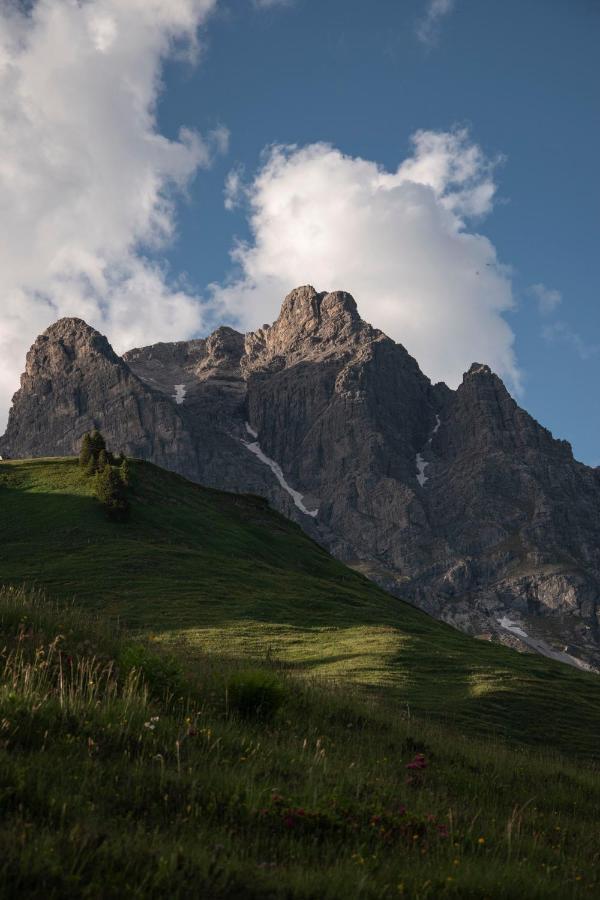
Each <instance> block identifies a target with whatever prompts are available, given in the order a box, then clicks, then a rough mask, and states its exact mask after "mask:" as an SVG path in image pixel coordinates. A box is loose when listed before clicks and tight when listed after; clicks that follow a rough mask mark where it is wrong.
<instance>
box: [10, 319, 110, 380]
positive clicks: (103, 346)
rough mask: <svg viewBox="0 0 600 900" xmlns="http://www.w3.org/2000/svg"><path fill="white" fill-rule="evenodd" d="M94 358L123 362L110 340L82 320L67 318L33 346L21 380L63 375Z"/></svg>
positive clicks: (49, 328) (39, 338) (51, 327)
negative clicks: (44, 375)
mask: <svg viewBox="0 0 600 900" xmlns="http://www.w3.org/2000/svg"><path fill="white" fill-rule="evenodd" d="M93 356H97V357H103V358H104V359H105V360H106V361H107V362H109V363H110V364H112V365H117V366H123V365H124V364H123V361H122V360H121V358H120V357H119V356H117V354H116V353H115V351H114V350H113V348H112V346H111V345H110V343H109V341H108V339H107V338H106V337H105V336H104V335H103V334H101V333H100V332H99V331H97V330H96V329H95V328H93V327H92V326H91V325H88V323H87V322H85V321H84V320H83V319H79V318H76V317H72V316H67V317H64V318H62V319H58V321H56V322H54V323H53V324H52V325H50V326H49V327H48V328H47V329H46V330H45V331H44V332H43V333H42V334H41V335H40V336H39V337H38V338H37V339H36V340H35V342H34V343H33V345H32V347H31V349H30V350H29V352H28V354H27V361H26V369H25V373H24V375H23V376H22V378H21V385H22V386H23V382H24V379H27V378H28V377H30V378H31V377H36V376H38V375H42V374H43V373H46V375H48V376H50V375H52V374H57V375H61V374H62V373H63V372H64V371H65V370H68V369H69V368H70V367H72V366H73V365H85V364H86V360H87V364H91V363H90V359H91V357H93Z"/></svg>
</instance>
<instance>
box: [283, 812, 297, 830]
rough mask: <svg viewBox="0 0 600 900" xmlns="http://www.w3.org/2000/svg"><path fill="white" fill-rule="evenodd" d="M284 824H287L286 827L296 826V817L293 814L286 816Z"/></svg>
mask: <svg viewBox="0 0 600 900" xmlns="http://www.w3.org/2000/svg"><path fill="white" fill-rule="evenodd" d="M283 824H284V825H285V827H286V828H294V827H295V825H296V820H295V819H294V817H293V816H290V815H288V816H284V817H283Z"/></svg>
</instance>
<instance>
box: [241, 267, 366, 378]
mask: <svg viewBox="0 0 600 900" xmlns="http://www.w3.org/2000/svg"><path fill="white" fill-rule="evenodd" d="M379 334H380V333H379V332H375V331H374V330H373V329H372V328H371V327H370V326H369V325H367V323H366V322H364V321H363V320H362V319H361V317H360V315H359V313H358V309H357V305H356V301H355V299H354V297H353V296H352V295H351V294H349V293H347V292H346V291H321V292H319V291H316V290H315V288H314V287H313V286H312V285H310V284H308V285H302V286H300V287H297V288H295V289H294V290H293V291H291V292H290V293H289V294H288V295H287V296H286V298H285V300H284V301H283V305H282V307H281V311H280V313H279V316H278V317H277V319H276V320H275V322H274V323H273V324H272V325H265V326H263V327H262V328H259V329H258V330H257V331H254V332H250V334H248V335H246V357H245V359H244V363H243V365H244V368H245V370H247V371H248V370H250V369H253V368H257V367H258V368H260V367H265V366H267V367H268V366H271V365H272V364H275V365H276V366H277V365H279V364H280V363H281V360H283V359H284V358H285V359H286V360H287V362H296V361H298V360H299V359H304V360H307V359H310V358H311V357H313V356H322V355H323V354H325V355H330V354H332V353H333V354H335V353H343V351H344V348H345V347H346V346H347V345H355V344H356V343H357V342H358V341H359V340H364V339H365V338H366V337H373V336H376V335H379Z"/></svg>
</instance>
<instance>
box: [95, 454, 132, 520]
mask: <svg viewBox="0 0 600 900" xmlns="http://www.w3.org/2000/svg"><path fill="white" fill-rule="evenodd" d="M96 497H97V498H98V500H99V501H100V503H102V505H103V506H104V509H105V511H106V515H107V516H108V518H109V519H113V520H114V521H118V522H123V521H125V520H126V519H127V518H128V517H129V501H128V500H127V493H126V488H125V485H124V484H123V481H122V479H121V473H120V471H119V470H118V469H115V468H113V467H112V466H111V465H109V464H108V463H107V464H106V465H105V466H104V468H103V469H100V470H99V471H98V472H97V474H96Z"/></svg>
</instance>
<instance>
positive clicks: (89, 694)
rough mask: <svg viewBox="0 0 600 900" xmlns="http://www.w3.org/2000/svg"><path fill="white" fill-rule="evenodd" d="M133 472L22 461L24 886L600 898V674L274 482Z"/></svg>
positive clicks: (160, 892) (4, 710) (4, 876)
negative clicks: (312, 511) (108, 489)
mask: <svg viewBox="0 0 600 900" xmlns="http://www.w3.org/2000/svg"><path fill="white" fill-rule="evenodd" d="M130 493H131V504H132V516H131V520H130V521H129V522H127V523H115V522H110V521H108V520H107V519H106V517H105V515H104V513H103V510H102V508H101V507H100V505H99V504H98V503H97V501H96V500H95V499H94V496H93V481H92V479H90V478H87V477H85V476H84V475H82V474H81V472H80V470H79V468H78V466H77V464H76V462H75V461H74V460H69V459H65V460H33V461H24V462H8V463H2V464H0V897H24V896H27V897H32V898H37V897H44V898H45V900H46V898H54V897H56V898H63V897H69V898H70V897H82V898H83V897H86V898H100V897H102V898H103V900H104V898H113V897H114V898H122V897H139V898H144V900H145V898H153V897H157V898H163V897H169V898H179V897H181V898H187V897H190V896H198V897H210V898H211V900H213V898H214V900H238V898H244V900H246V898H249V900H254V898H256V900H258V898H261V900H262V898H272V900H279V898H281V900H284V898H285V900H291V898H294V900H295V898H298V900H327V898H330V900H334V898H335V900H337V898H350V897H353V898H354V897H356V898H365V900H371V898H373V900H375V898H392V897H400V896H404V897H411V898H423V900H424V898H427V900H437V898H440V897H455V898H473V900H476V898H494V900H496V898H506V900H515V898H523V900H536V898H539V900H542V898H556V900H563V898H571V897H573V898H580V897H594V896H597V895H598V893H599V892H600V879H599V876H598V872H599V871H600V865H599V864H600V849H599V848H600V826H599V825H598V821H597V810H598V807H599V805H600V778H599V769H598V761H599V757H600V749H599V747H598V740H597V736H598V734H600V708H599V706H600V702H599V684H600V682H599V681H598V678H597V677H596V676H593V675H588V674H585V673H581V672H578V671H576V670H574V669H570V668H567V667H565V666H562V665H560V664H558V663H553V662H551V661H549V660H545V659H542V658H540V657H533V656H527V657H525V656H520V655H519V654H517V653H514V652H512V651H510V650H507V649H505V648H503V647H499V646H493V645H490V644H487V643H483V642H478V641H475V640H472V639H470V638H468V637H466V636H464V635H462V634H460V633H458V632H456V631H454V630H453V629H451V628H449V627H447V626H445V625H443V624H441V623H439V622H436V621H434V620H432V619H430V618H429V617H427V616H425V615H424V614H422V613H420V612H418V611H417V610H415V609H413V608H412V607H410V606H408V605H407V604H404V603H402V602H401V601H399V600H396V599H394V598H392V597H390V596H388V595H387V594H385V593H384V592H383V591H381V590H379V589H378V588H377V587H375V586H374V585H373V584H371V583H370V582H368V581H367V580H365V579H364V578H362V577H361V576H360V575H357V574H356V573H354V572H351V571H349V570H348V569H346V568H345V567H344V566H342V565H341V564H339V563H337V562H336V561H335V560H333V559H331V558H330V557H329V556H328V555H327V554H326V553H324V552H323V551H322V550H321V549H320V548H319V547H318V546H317V545H315V544H314V543H313V542H311V541H310V540H309V539H308V538H307V537H306V536H305V535H304V534H303V533H302V532H301V530H300V529H299V528H297V527H296V526H294V525H293V524H291V523H289V522H287V521H286V520H285V519H283V518H282V517H281V516H279V515H277V514H276V513H273V512H272V511H271V510H269V509H268V507H267V505H266V504H265V503H264V502H263V501H262V500H260V499H258V498H253V497H235V496H231V495H227V494H222V493H218V492H215V491H208V490H205V489H203V488H201V487H198V486H196V485H192V484H190V483H188V482H186V481H185V480H184V479H182V478H179V477H177V476H175V475H172V474H170V473H167V472H164V471H162V470H160V469H158V468H156V467H154V466H151V465H148V464H144V463H135V464H133V466H132V484H131V490H130ZM23 585H25V587H23ZM117 620H119V624H118V623H117ZM313 676H317V677H313Z"/></svg>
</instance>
